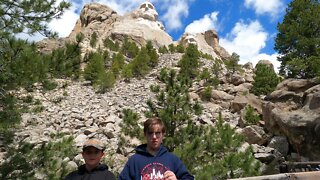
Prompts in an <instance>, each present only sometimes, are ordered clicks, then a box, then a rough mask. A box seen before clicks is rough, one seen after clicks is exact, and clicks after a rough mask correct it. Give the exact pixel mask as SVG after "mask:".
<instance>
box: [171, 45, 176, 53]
mask: <svg viewBox="0 0 320 180" xmlns="http://www.w3.org/2000/svg"><path fill="white" fill-rule="evenodd" d="M169 51H170V53H171V54H172V53H175V52H176V47H175V46H174V44H169Z"/></svg>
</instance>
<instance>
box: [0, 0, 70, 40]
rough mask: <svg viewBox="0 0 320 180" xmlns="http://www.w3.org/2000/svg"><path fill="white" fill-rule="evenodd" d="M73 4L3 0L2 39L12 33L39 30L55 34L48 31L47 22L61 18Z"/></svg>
mask: <svg viewBox="0 0 320 180" xmlns="http://www.w3.org/2000/svg"><path fill="white" fill-rule="evenodd" d="M70 6H71V4H70V3H67V2H65V1H62V2H60V3H59V4H57V3H56V0H33V1H27V0H3V1H1V4H0V39H2V38H3V37H4V36H8V35H10V34H16V33H21V32H27V33H29V34H34V33H36V32H39V33H40V34H42V35H44V36H54V35H55V34H53V33H52V32H51V31H48V25H47V23H48V22H50V21H51V20H52V19H55V18H59V17H60V16H61V15H62V14H63V12H64V11H65V10H66V9H67V8H69V7H70Z"/></svg>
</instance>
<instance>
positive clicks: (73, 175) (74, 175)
mask: <svg viewBox="0 0 320 180" xmlns="http://www.w3.org/2000/svg"><path fill="white" fill-rule="evenodd" d="M78 174H79V173H78V170H76V171H72V172H71V173H69V174H68V175H67V176H66V177H65V178H64V180H72V179H74V178H75V177H76V176H77V175H78Z"/></svg>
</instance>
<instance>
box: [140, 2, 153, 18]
mask: <svg viewBox="0 0 320 180" xmlns="http://www.w3.org/2000/svg"><path fill="white" fill-rule="evenodd" d="M139 10H140V12H141V14H142V17H143V18H144V19H149V20H152V21H156V20H157V19H158V13H157V11H156V9H155V8H154V6H153V5H152V4H151V3H150V2H145V3H143V4H141V6H140V8H139Z"/></svg>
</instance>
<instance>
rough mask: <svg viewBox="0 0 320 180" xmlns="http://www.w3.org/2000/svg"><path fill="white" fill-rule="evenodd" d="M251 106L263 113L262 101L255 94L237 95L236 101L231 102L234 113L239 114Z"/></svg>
mask: <svg viewBox="0 0 320 180" xmlns="http://www.w3.org/2000/svg"><path fill="white" fill-rule="evenodd" d="M247 104H249V105H250V106H252V107H253V108H254V109H256V111H258V112H259V113H261V112H262V109H261V104H262V101H261V100H260V99H259V98H258V97H257V96H255V95H253V94H248V95H245V96H244V95H237V96H236V97H235V99H234V100H233V101H232V102H231V110H232V112H238V113H240V111H241V110H242V109H243V108H244V107H245V106H246V105H247Z"/></svg>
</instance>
